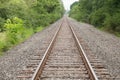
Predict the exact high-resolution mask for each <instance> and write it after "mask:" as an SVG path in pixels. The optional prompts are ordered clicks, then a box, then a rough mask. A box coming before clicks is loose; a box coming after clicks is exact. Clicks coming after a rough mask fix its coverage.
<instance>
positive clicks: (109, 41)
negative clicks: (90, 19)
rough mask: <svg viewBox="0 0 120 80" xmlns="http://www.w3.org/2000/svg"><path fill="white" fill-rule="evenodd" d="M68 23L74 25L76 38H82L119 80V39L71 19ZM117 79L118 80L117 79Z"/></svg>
mask: <svg viewBox="0 0 120 80" xmlns="http://www.w3.org/2000/svg"><path fill="white" fill-rule="evenodd" d="M70 22H72V24H73V25H74V29H75V30H76V31H77V34H78V36H80V37H81V38H83V40H84V41H85V43H87V44H88V46H89V48H90V49H91V50H92V53H94V54H95V55H96V56H97V57H98V58H100V59H101V60H103V62H104V64H105V66H106V68H107V69H108V70H109V72H110V73H111V74H112V75H113V76H114V77H115V78H116V80H119V79H120V38H118V37H116V36H114V35H112V34H109V33H106V32H103V31H100V30H98V29H96V28H94V27H93V26H92V25H89V24H85V23H80V22H77V21H75V20H73V19H70ZM117 78H119V79H117Z"/></svg>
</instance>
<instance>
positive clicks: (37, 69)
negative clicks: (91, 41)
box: [19, 18, 112, 80]
mask: <svg viewBox="0 0 120 80" xmlns="http://www.w3.org/2000/svg"><path fill="white" fill-rule="evenodd" d="M40 56H42V58H39V57H40ZM35 61H38V62H37V63H36V62H34V63H32V64H31V65H30V66H29V67H30V68H31V69H32V70H26V71H25V72H26V73H27V74H28V73H29V74H30V76H24V77H23V76H22V77H19V78H20V79H21V80H23V78H24V79H25V80H26V79H30V80H112V78H111V76H110V75H109V73H108V72H107V70H106V69H105V68H104V66H103V65H102V64H101V62H100V61H99V60H98V59H97V58H96V57H94V56H92V57H91V59H90V61H89V59H88V57H87V55H86V53H85V51H84V49H83V48H82V46H81V44H80V42H79V40H78V38H77V35H76V34H75V31H74V29H73V26H71V24H70V23H69V22H68V19H67V18H63V20H62V22H61V24H60V25H59V26H58V29H57V31H56V33H55V35H54V37H53V38H52V40H51V42H50V44H49V46H48V48H47V49H46V51H45V53H44V55H40V54H39V56H38V58H35Z"/></svg>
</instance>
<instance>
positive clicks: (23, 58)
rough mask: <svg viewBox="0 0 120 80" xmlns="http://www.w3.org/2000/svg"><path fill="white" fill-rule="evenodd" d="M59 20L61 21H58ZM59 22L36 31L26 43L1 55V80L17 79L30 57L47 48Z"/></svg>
mask: <svg viewBox="0 0 120 80" xmlns="http://www.w3.org/2000/svg"><path fill="white" fill-rule="evenodd" d="M58 22H59V21H58ZM58 22H56V23H54V24H52V25H51V26H50V27H47V28H46V29H44V30H43V31H41V32H39V33H36V34H35V35H33V36H32V37H31V38H30V39H28V40H26V41H25V42H24V43H22V44H20V45H18V46H16V47H14V48H13V49H11V50H9V51H7V52H6V53H5V55H3V56H1V57H0V80H17V78H16V77H17V76H18V74H19V71H20V70H22V69H24V68H25V67H26V66H27V65H28V64H29V59H30V58H31V57H32V56H33V55H35V54H37V53H40V51H41V50H45V48H47V45H48V44H49V42H50V39H51V38H52V36H53V35H54V33H55V31H56V29H57V26H56V24H58Z"/></svg>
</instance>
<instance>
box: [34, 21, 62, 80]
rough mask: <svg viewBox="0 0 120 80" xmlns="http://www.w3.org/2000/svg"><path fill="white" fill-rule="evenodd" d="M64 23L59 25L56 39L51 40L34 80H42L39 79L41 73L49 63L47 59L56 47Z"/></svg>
mask: <svg viewBox="0 0 120 80" xmlns="http://www.w3.org/2000/svg"><path fill="white" fill-rule="evenodd" d="M62 23H63V21H62V22H61V23H60V25H59V27H58V29H57V31H56V33H55V35H54V37H53V38H52V40H51V42H50V44H49V46H48V48H47V49H46V51H45V54H44V56H43V58H42V60H41V62H40V63H39V65H38V67H37V69H36V71H35V73H34V74H33V77H32V80H40V79H39V77H40V75H41V73H42V70H43V67H44V65H45V63H46V61H47V59H48V57H49V54H50V52H51V49H52V47H53V45H54V42H55V40H56V37H57V35H58V33H59V31H60V28H61V26H62Z"/></svg>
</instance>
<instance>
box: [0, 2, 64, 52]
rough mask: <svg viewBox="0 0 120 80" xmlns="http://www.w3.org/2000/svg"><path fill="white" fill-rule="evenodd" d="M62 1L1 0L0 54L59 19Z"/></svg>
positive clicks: (61, 12)
mask: <svg viewBox="0 0 120 80" xmlns="http://www.w3.org/2000/svg"><path fill="white" fill-rule="evenodd" d="M63 12H64V8H63V5H62V3H61V1H60V0H0V34H3V33H5V36H6V37H5V38H4V40H2V39H3V37H0V52H2V51H6V50H8V49H9V48H10V47H12V46H14V45H16V44H18V43H20V42H22V41H23V40H25V39H27V38H28V37H30V35H32V34H33V33H35V32H39V31H41V30H42V29H43V28H44V27H45V26H48V25H49V24H51V23H53V22H54V21H56V20H57V19H59V18H60V17H61V16H62V15H63Z"/></svg>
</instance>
